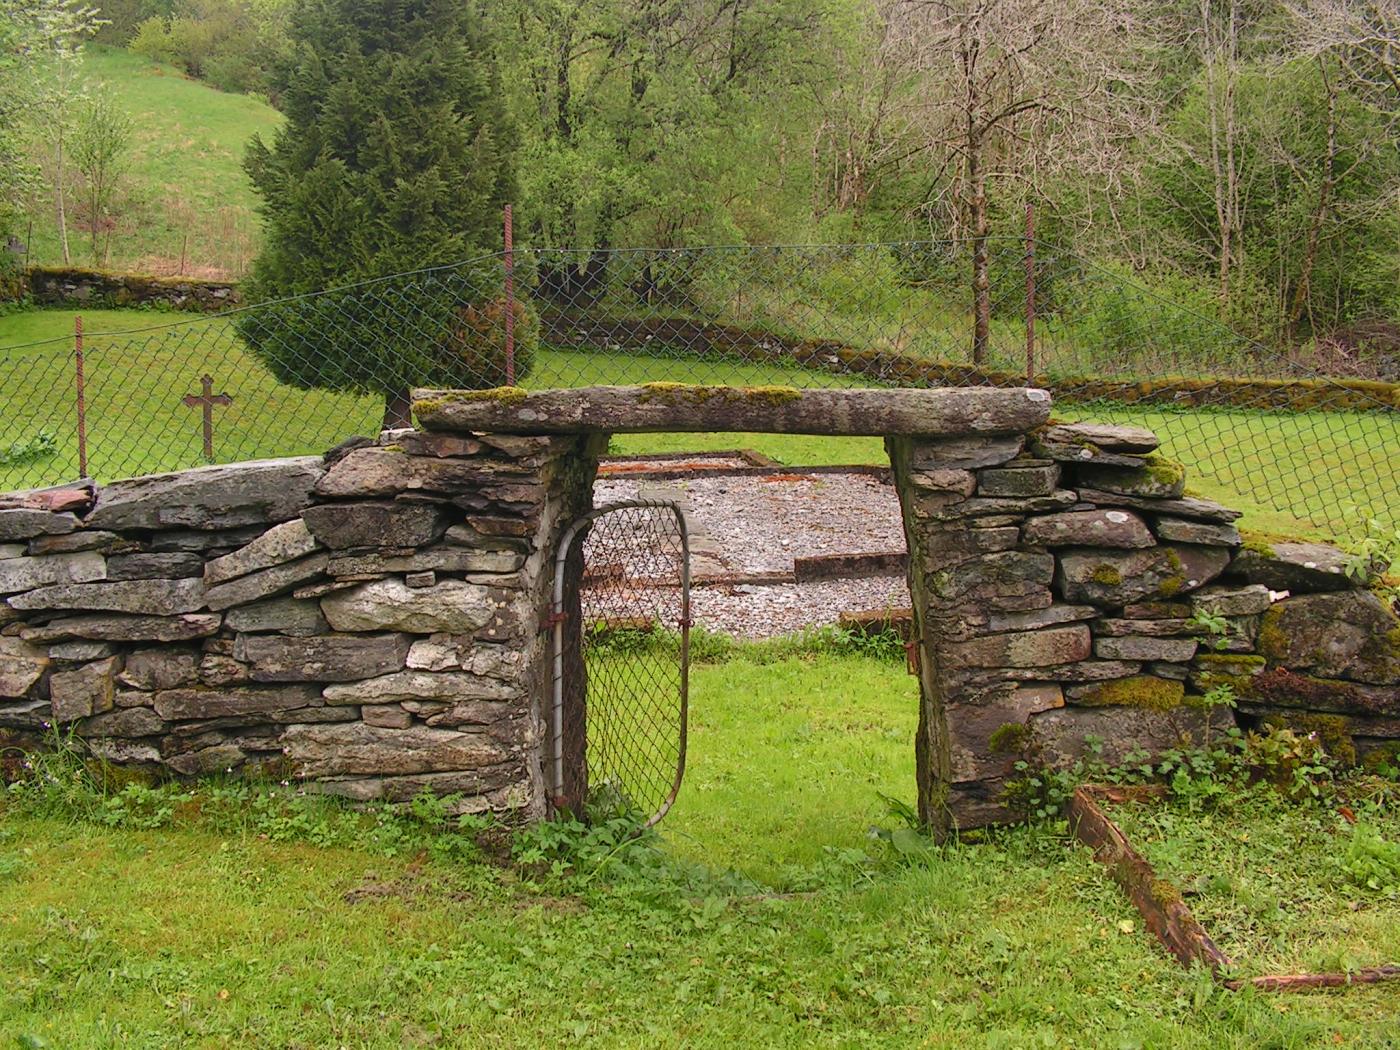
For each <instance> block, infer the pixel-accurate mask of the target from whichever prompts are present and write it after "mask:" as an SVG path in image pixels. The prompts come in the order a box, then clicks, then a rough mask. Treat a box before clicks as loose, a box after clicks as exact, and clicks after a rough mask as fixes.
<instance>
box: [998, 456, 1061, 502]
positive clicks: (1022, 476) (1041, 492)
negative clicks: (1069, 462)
mask: <svg viewBox="0 0 1400 1050" xmlns="http://www.w3.org/2000/svg"><path fill="white" fill-rule="evenodd" d="M1059 480H1060V468H1059V467H1057V466H1048V467H1017V466H1016V465H1015V462H1014V461H1013V462H1012V463H1011V464H1008V465H1007V466H1006V467H1001V468H997V469H991V470H982V471H979V472H978V474H977V492H978V495H982V496H1048V495H1050V494H1051V493H1052V492H1054V491H1055V485H1056V483H1057V482H1059Z"/></svg>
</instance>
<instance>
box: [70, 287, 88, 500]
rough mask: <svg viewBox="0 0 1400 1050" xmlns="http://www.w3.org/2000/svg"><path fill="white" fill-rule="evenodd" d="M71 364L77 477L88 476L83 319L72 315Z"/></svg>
mask: <svg viewBox="0 0 1400 1050" xmlns="http://www.w3.org/2000/svg"><path fill="white" fill-rule="evenodd" d="M73 365H74V370H75V379H76V382H77V397H78V477H80V478H85V477H87V476H88V468H87V377H86V376H85V375H84V373H83V319H82V317H81V315H76V314H75V315H74V317H73Z"/></svg>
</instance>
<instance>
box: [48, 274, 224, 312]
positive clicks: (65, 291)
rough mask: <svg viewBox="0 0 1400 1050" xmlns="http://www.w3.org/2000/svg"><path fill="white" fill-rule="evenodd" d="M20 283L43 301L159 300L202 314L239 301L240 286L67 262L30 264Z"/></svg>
mask: <svg viewBox="0 0 1400 1050" xmlns="http://www.w3.org/2000/svg"><path fill="white" fill-rule="evenodd" d="M24 284H25V290H26V292H27V294H28V295H29V297H30V298H31V299H33V300H34V302H36V303H40V304H42V305H44V306H90V307H97V306H105V307H118V306H147V305H152V304H158V305H161V306H168V307H170V308H171V309H174V310H186V311H192V312H195V313H206V312H212V311H215V310H227V309H229V308H231V307H234V306H237V305H238V304H239V303H240V302H242V296H241V295H240V293H239V291H238V285H237V284H235V283H233V282H232V281H208V280H195V279H193V278H187V277H149V276H145V275H143V274H127V273H103V272H102V271H100V270H83V269H77V268H67V267H65V268H49V267H43V266H35V267H31V268H30V269H29V270H27V271H25V280H24Z"/></svg>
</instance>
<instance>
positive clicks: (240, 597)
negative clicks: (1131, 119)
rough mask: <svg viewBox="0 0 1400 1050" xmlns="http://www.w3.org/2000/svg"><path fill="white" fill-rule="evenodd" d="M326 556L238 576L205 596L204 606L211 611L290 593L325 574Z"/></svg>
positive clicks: (219, 585) (290, 562)
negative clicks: (300, 585) (298, 586)
mask: <svg viewBox="0 0 1400 1050" xmlns="http://www.w3.org/2000/svg"><path fill="white" fill-rule="evenodd" d="M328 561H329V557H328V556H327V555H326V554H325V553H320V554H313V555H311V556H310V557H306V558H302V559H300V560H298V561H289V562H287V563H285V564H283V565H275V566H273V567H272V568H270V569H263V570H262V571H261V572H254V573H251V574H249V575H247V576H240V577H238V578H237V579H235V580H230V581H229V582H228V583H220V584H217V585H215V586H213V587H210V588H209V590H208V591H207V592H206V593H205V596H204V600H205V604H207V605H208V606H209V608H211V609H214V610H221V609H228V608H230V607H232V606H235V605H247V604H249V603H251V602H256V601H261V600H262V599H263V598H271V597H273V596H274V595H278V594H282V593H283V592H285V591H290V590H292V588H294V587H296V586H297V585H298V584H302V583H305V582H306V581H308V580H314V579H316V578H317V577H318V576H321V575H324V573H325V571H326V564H327V562H328Z"/></svg>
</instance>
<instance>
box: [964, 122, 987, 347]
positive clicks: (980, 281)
mask: <svg viewBox="0 0 1400 1050" xmlns="http://www.w3.org/2000/svg"><path fill="white" fill-rule="evenodd" d="M969 123H971V122H969ZM968 132H969V133H968V141H967V147H968V148H967V186H968V197H969V200H968V207H969V209H970V211H971V218H972V363H973V364H975V365H984V364H986V363H987V347H988V345H989V344H990V343H991V337H992V282H991V278H990V277H989V276H988V273H987V269H988V266H987V238H988V236H989V234H990V230H989V228H988V222H987V175H986V172H984V171H983V170H982V140H981V136H980V135H978V134H977V133H976V131H975V129H973V128H971V127H970V128H969V129H968Z"/></svg>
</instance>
